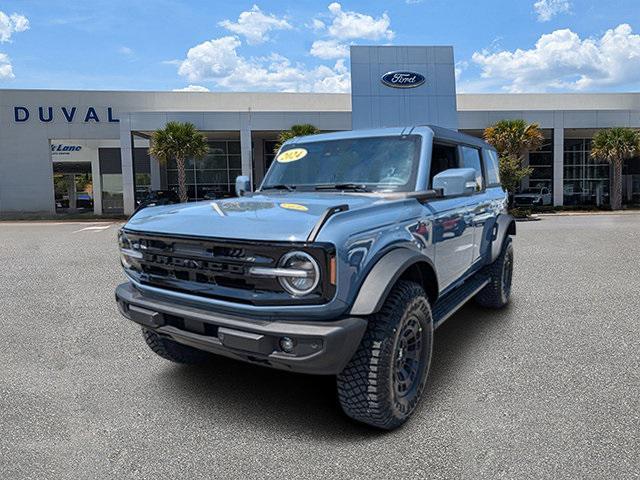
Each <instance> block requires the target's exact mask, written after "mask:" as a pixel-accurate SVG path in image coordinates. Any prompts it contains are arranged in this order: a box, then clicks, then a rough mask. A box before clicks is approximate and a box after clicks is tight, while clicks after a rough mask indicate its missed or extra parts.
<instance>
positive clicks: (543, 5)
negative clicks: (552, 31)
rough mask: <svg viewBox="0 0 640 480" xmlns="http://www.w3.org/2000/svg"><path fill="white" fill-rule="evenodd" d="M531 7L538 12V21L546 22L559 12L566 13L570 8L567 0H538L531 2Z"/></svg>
mask: <svg viewBox="0 0 640 480" xmlns="http://www.w3.org/2000/svg"><path fill="white" fill-rule="evenodd" d="M533 9H534V10H535V11H536V13H537V14H538V21H539V22H548V21H549V20H551V19H552V18H553V17H555V16H556V15H558V14H560V13H567V12H568V11H570V10H571V2H570V1H569V0H538V1H537V2H536V3H534V4H533Z"/></svg>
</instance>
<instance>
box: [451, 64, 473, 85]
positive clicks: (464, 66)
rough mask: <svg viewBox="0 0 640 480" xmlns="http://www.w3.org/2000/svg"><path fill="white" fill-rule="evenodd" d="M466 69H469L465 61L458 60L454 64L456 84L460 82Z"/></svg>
mask: <svg viewBox="0 0 640 480" xmlns="http://www.w3.org/2000/svg"><path fill="white" fill-rule="evenodd" d="M467 68H469V62H467V61H466V60H460V61H459V62H456V65H455V69H454V72H455V77H456V82H458V81H459V80H460V77H461V76H462V72H464V71H465V70H466V69H467Z"/></svg>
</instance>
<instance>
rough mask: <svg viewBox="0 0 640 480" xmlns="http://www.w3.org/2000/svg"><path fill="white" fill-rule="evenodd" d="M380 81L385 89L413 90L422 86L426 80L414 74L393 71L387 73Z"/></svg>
mask: <svg viewBox="0 0 640 480" xmlns="http://www.w3.org/2000/svg"><path fill="white" fill-rule="evenodd" d="M380 81H381V82H382V83H383V84H384V85H386V86H387V87H392V88H415V87H419V86H420V85H422V84H423V83H424V82H425V81H426V79H425V78H424V75H422V74H420V73H416V72H408V71H394V72H387V73H385V74H384V75H383V76H382V77H381V78H380Z"/></svg>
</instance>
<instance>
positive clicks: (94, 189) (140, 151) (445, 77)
mask: <svg viewBox="0 0 640 480" xmlns="http://www.w3.org/2000/svg"><path fill="white" fill-rule="evenodd" d="M389 72H391V73H394V74H395V75H388V73H389ZM351 78H352V87H351V94H319V93H213V92H212V93H202V92H122V91H120V92H106V91H54V90H0V216H1V215H5V216H7V215H14V214H19V213H26V212H39V213H49V214H54V213H56V212H57V213H61V214H63V213H67V212H94V213H96V214H98V215H113V214H123V213H124V214H129V213H131V212H132V211H133V209H134V208H135V205H136V200H137V199H139V198H141V197H142V196H144V194H145V192H147V191H148V190H150V189H153V190H160V189H171V188H174V187H175V186H176V183H177V175H176V170H175V165H173V164H168V165H160V164H159V163H158V162H157V161H156V160H155V159H154V158H150V157H149V155H148V153H147V147H148V142H149V140H148V139H149V137H150V135H151V133H152V132H153V131H154V130H156V129H158V128H161V127H162V126H163V125H165V124H166V122H168V121H172V120H177V121H182V122H191V123H193V124H194V125H195V126H196V127H197V128H198V129H199V130H200V131H202V132H203V133H204V134H205V135H206V136H207V138H208V139H209V145H210V152H209V155H208V156H207V157H206V158H204V159H202V160H195V161H192V162H189V163H188V171H187V182H188V189H189V195H190V197H191V198H192V199H208V198H216V197H219V196H224V195H228V194H229V193H230V192H231V191H232V190H233V185H234V180H235V177H236V176H237V175H241V174H244V175H248V176H249V177H250V178H251V179H252V181H253V183H254V184H259V182H260V181H261V179H262V178H263V176H264V173H265V171H266V169H267V168H268V166H269V165H270V163H271V161H272V159H273V157H274V153H273V149H274V145H275V140H276V138H277V135H278V132H280V131H281V130H284V129H288V128H289V127H291V125H293V124H300V123H310V124H313V125H315V126H316V127H318V128H319V129H321V130H325V131H332V130H349V129H352V128H357V129H360V128H370V127H380V126H398V125H403V126H405V125H406V126H410V125H415V124H434V125H440V126H444V127H448V128H454V129H456V128H457V129H459V130H461V131H464V132H467V133H471V134H472V135H477V136H481V135H482V131H483V129H484V128H486V127H487V126H489V125H491V124H492V123H494V122H496V121H498V120H501V119H511V118H522V119H525V120H526V121H528V122H536V123H538V124H539V125H540V127H541V129H542V130H543V132H544V135H545V138H546V139H547V141H546V142H545V144H544V145H543V146H542V148H541V149H540V150H539V151H536V152H534V153H531V154H529V156H528V158H527V159H526V160H525V161H527V162H528V163H529V165H530V166H531V167H532V168H533V173H532V174H531V176H530V177H529V178H528V179H527V180H526V181H525V182H524V185H523V187H531V188H547V189H548V190H549V191H550V192H551V193H552V203H553V204H554V205H558V206H559V205H594V204H606V203H607V202H608V191H609V176H610V171H609V170H610V167H609V165H608V164H606V163H603V162H600V161H597V160H593V159H591V158H590V156H589V151H590V139H591V138H592V137H593V135H594V134H595V132H597V131H598V130H600V129H603V128H608V127H614V126H627V127H635V128H640V93H614V94H458V95H456V90H455V75H454V61H453V49H452V48H451V47H395V46H393V47H389V46H384V47H352V49H351ZM623 197H624V202H626V203H628V204H632V203H635V204H638V203H640V159H632V160H630V161H628V162H627V163H626V164H625V167H624V192H623Z"/></svg>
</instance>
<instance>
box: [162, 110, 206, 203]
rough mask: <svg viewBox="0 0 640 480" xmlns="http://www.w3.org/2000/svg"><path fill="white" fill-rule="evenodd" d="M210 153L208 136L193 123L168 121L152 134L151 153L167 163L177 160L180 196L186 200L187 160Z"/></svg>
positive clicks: (182, 200) (181, 199)
mask: <svg viewBox="0 0 640 480" xmlns="http://www.w3.org/2000/svg"><path fill="white" fill-rule="evenodd" d="M207 153H209V145H208V144H207V137H205V136H204V135H203V134H202V133H200V132H198V130H196V127H195V125H193V124H192V123H181V122H168V123H167V124H166V125H165V127H164V128H161V129H159V130H156V131H155V132H153V134H152V135H151V146H150V147H149V155H151V156H152V157H156V158H157V159H158V160H159V161H160V162H162V163H164V164H165V165H166V164H167V163H169V162H170V161H171V160H175V161H176V166H177V169H178V196H179V197H180V201H181V202H186V201H187V200H188V199H189V198H188V196H187V180H186V174H185V162H186V160H187V159H188V158H204V157H205V155H207Z"/></svg>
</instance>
